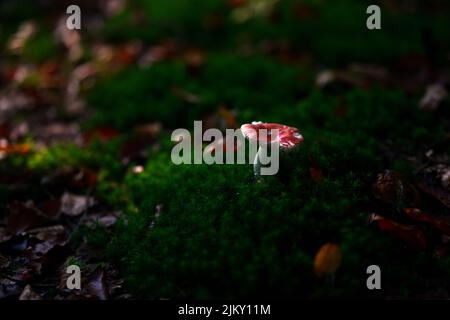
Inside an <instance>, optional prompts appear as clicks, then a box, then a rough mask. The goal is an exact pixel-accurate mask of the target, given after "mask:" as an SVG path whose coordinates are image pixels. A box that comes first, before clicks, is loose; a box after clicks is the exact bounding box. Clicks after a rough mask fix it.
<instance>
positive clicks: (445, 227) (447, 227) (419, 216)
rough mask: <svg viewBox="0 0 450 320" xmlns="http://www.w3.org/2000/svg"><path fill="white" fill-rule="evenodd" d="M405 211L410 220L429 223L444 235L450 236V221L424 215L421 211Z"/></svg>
mask: <svg viewBox="0 0 450 320" xmlns="http://www.w3.org/2000/svg"><path fill="white" fill-rule="evenodd" d="M404 211H405V213H406V215H407V216H408V217H409V218H411V219H413V220H415V221H419V222H424V223H427V224H429V225H431V226H432V227H434V228H435V229H437V230H439V231H441V232H442V233H445V234H446V235H450V221H448V220H445V219H442V218H439V217H433V216H431V215H429V214H426V213H423V212H422V211H421V210H420V209H415V208H406V209H404Z"/></svg>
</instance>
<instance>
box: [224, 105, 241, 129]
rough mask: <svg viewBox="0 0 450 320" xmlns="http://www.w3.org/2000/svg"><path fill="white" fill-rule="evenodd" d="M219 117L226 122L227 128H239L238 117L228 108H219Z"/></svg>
mask: <svg viewBox="0 0 450 320" xmlns="http://www.w3.org/2000/svg"><path fill="white" fill-rule="evenodd" d="M219 116H220V117H221V118H222V119H223V120H224V122H225V128H227V129H228V128H231V129H236V128H238V127H239V125H238V123H237V120H236V115H235V114H234V112H232V111H230V110H228V109H227V107H225V106H223V105H221V106H220V107H219Z"/></svg>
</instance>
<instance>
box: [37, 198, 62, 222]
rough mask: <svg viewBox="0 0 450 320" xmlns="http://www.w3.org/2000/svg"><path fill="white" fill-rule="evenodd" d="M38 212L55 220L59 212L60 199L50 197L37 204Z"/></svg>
mask: <svg viewBox="0 0 450 320" xmlns="http://www.w3.org/2000/svg"><path fill="white" fill-rule="evenodd" d="M38 209H39V214H40V215H41V216H44V217H46V218H47V219H49V220H56V219H58V218H59V215H60V213H61V201H60V200H58V199H50V200H46V201H44V202H42V203H41V204H40V205H39V206H38Z"/></svg>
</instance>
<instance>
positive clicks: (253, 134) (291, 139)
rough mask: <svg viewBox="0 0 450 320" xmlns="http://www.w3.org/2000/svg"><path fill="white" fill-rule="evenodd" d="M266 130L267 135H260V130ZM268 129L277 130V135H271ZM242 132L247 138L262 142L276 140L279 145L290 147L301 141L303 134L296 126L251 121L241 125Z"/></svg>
mask: <svg viewBox="0 0 450 320" xmlns="http://www.w3.org/2000/svg"><path fill="white" fill-rule="evenodd" d="M262 129H265V130H267V137H262V136H260V130H262ZM270 130H278V135H277V136H276V137H273V136H271V135H270ZM241 131H242V134H243V135H244V136H245V137H246V138H247V139H249V140H259V141H261V142H264V143H272V142H275V141H276V142H278V143H279V144H280V147H282V148H285V149H292V148H294V147H295V146H297V145H299V144H300V143H302V142H303V136H302V135H301V134H300V132H299V131H298V129H297V128H294V127H289V126H286V125H284V124H279V123H263V122H252V123H247V124H244V125H242V126H241Z"/></svg>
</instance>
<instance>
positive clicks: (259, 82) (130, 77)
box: [88, 55, 307, 129]
mask: <svg viewBox="0 0 450 320" xmlns="http://www.w3.org/2000/svg"><path fill="white" fill-rule="evenodd" d="M300 70H301V69H298V68H296V67H292V66H288V65H283V64H281V63H278V62H275V61H273V60H271V59H269V58H267V57H261V56H257V57H249V58H240V57H235V56H231V55H212V56H211V57H210V58H208V60H207V62H206V65H205V66H204V68H203V69H202V70H201V71H200V73H199V74H198V75H197V76H192V75H191V74H189V70H188V68H187V67H186V66H185V65H184V64H183V63H181V62H177V61H175V62H171V63H163V64H158V65H155V66H153V67H151V68H149V69H137V68H136V69H127V70H125V71H123V72H121V73H119V74H116V75H115V76H113V77H111V78H108V79H105V80H104V81H103V82H101V83H100V84H98V86H97V87H96V88H95V89H94V90H93V92H92V93H91V94H90V96H89V97H88V98H89V99H88V101H89V103H90V104H91V105H92V106H93V107H95V108H96V109H97V110H98V113H97V114H96V115H95V116H94V119H93V120H92V123H93V124H105V123H108V124H110V125H111V124H112V125H113V126H115V127H118V128H120V129H127V128H130V127H131V126H132V125H134V124H136V123H139V122H145V121H160V122H162V123H163V124H164V125H167V126H169V127H180V126H189V127H190V126H191V125H192V122H193V121H194V120H198V119H202V118H203V117H204V116H205V115H207V114H208V113H214V112H216V110H217V108H218V107H219V105H222V104H223V105H226V106H228V107H229V108H233V109H236V110H238V111H239V112H240V111H242V112H243V113H244V111H246V110H248V109H253V110H255V112H256V111H258V112H260V113H262V114H264V112H266V110H268V109H270V108H277V107H278V106H282V105H291V106H292V105H293V104H294V103H296V101H297V100H296V98H297V97H299V96H302V95H304V94H305V92H306V83H307V80H302V78H301V77H300ZM180 89H181V90H183V91H186V92H188V93H190V94H194V95H196V96H198V98H199V101H198V103H191V102H188V101H186V100H185V99H183V98H182V97H181V96H180V94H177V91H178V92H179V90H180ZM249 93H251V94H249ZM243 116H245V115H244V114H243Z"/></svg>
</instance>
